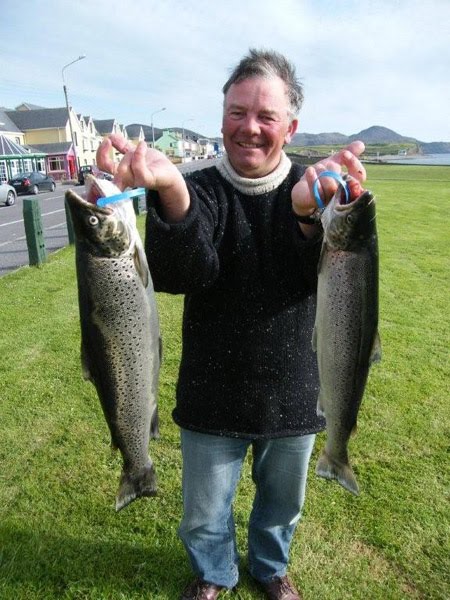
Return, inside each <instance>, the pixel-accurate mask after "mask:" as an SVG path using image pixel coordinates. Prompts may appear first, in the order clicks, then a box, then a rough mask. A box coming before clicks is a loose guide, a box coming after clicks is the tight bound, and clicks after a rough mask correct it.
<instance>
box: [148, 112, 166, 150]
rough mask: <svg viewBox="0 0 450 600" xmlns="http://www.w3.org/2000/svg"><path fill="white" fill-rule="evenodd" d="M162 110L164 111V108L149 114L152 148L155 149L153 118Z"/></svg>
mask: <svg viewBox="0 0 450 600" xmlns="http://www.w3.org/2000/svg"><path fill="white" fill-rule="evenodd" d="M163 110H166V107H164V108H160V109H159V110H155V112H154V113H152V114H151V117H150V120H151V122H152V148H154V147H155V130H154V128H153V116H154V115H157V114H158V113H160V112H162V111H163Z"/></svg>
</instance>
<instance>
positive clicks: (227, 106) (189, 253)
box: [98, 50, 365, 600]
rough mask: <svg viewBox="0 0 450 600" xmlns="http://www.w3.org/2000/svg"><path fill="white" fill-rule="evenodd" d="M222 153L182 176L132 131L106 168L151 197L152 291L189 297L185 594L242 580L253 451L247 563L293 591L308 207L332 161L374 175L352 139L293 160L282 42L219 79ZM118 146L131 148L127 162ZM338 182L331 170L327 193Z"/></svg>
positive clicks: (314, 388)
mask: <svg viewBox="0 0 450 600" xmlns="http://www.w3.org/2000/svg"><path fill="white" fill-rule="evenodd" d="M223 91H224V109H223V125H222V133H223V140H224V146H225V149H226V155H225V156H224V157H223V159H222V160H221V162H220V163H219V164H218V165H216V166H213V167H209V168H206V169H203V170H200V171H196V172H194V173H192V174H190V175H188V176H186V178H183V177H182V176H181V174H180V173H179V171H178V170H177V169H176V167H175V166H174V165H172V164H171V163H170V161H169V160H168V159H167V158H166V157H165V156H164V155H162V154H161V153H160V152H158V151H156V150H152V149H149V148H147V147H146V145H145V144H144V143H141V144H139V145H138V146H137V148H134V146H132V145H131V144H130V143H128V142H126V141H125V140H124V138H123V137H121V136H111V138H110V139H108V140H105V141H104V142H103V144H102V146H101V147H100V149H99V152H98V164H99V166H100V168H102V169H104V170H107V171H110V172H112V173H114V174H115V181H116V182H117V184H118V185H119V186H120V187H122V188H124V187H126V186H144V187H146V188H148V189H149V190H152V191H150V192H149V193H148V196H147V200H148V215H147V223H146V252H147V256H148V261H149V265H150V269H151V272H152V276H153V280H154V284H155V288H156V289H157V290H160V291H166V292H169V293H184V294H185V305H184V318H183V351H182V358H181V365H180V373H179V380H178V386H177V404H176V408H175V410H174V413H173V414H174V419H175V421H176V423H177V424H178V425H179V426H180V427H181V441H182V455H183V506H184V516H183V519H182V522H181V526H180V529H179V534H180V537H181V539H182V541H183V543H184V545H185V548H186V550H187V553H188V556H189V559H190V562H191V565H192V568H193V571H194V573H195V575H196V577H195V579H194V581H193V582H192V583H191V584H189V585H188V587H187V588H186V589H185V590H184V592H183V594H182V596H181V600H194V599H197V600H214V599H215V598H217V597H218V596H219V594H220V591H221V590H222V589H225V588H233V587H234V586H235V585H236V584H237V581H238V551H237V547H236V541H235V532H234V522H233V514H232V501H233V497H234V493H235V490H236V486H237V483H238V480H239V476H240V470H241V466H242V463H243V460H244V458H245V456H246V453H247V451H248V449H249V448H250V447H251V448H252V452H253V480H254V482H255V487H256V493H255V500H254V505H253V510H252V513H251V516H250V521H249V528H248V561H249V570H250V573H251V574H252V576H253V577H254V578H255V580H256V581H257V582H258V583H259V584H260V586H261V588H262V589H263V590H264V592H265V594H266V596H267V598H269V599H272V600H298V599H299V598H300V594H299V592H298V591H297V590H296V589H295V587H294V585H293V584H292V582H291V581H290V579H289V578H288V576H287V574H286V569H287V563H288V558H289V547H290V543H291V540H292V536H293V533H294V531H295V528H296V525H297V523H298V521H299V519H300V515H301V510H302V506H303V501H304V496H305V486H306V475H307V468H308V463H309V458H310V456H311V452H312V449H313V445H314V439H315V434H316V433H317V432H318V431H321V430H322V429H323V428H324V422H323V420H322V419H321V418H320V417H318V416H317V414H316V409H315V407H316V402H317V393H318V374H317V366H316V358H315V356H314V354H313V353H312V350H311V335H312V329H313V324H314V314H315V296H316V272H317V262H318V256H319V251H320V245H321V230H320V227H319V226H318V225H317V224H316V223H315V222H314V221H313V220H312V219H311V217H310V215H311V214H312V213H313V212H314V210H315V209H316V203H315V200H314V196H313V193H312V190H313V185H314V183H315V181H316V179H317V177H318V175H319V174H320V173H321V172H323V171H325V170H332V171H335V172H337V173H340V172H341V170H342V168H346V169H347V170H348V172H349V173H350V175H352V176H353V177H355V178H356V179H358V180H359V181H363V180H364V178H365V171H364V168H363V166H362V165H361V163H360V161H359V160H358V156H359V155H360V154H361V153H362V152H363V150H364V145H363V144H362V143H361V142H355V143H353V144H351V145H350V146H349V147H348V148H347V149H346V150H343V151H341V152H338V153H337V154H336V155H334V156H332V157H330V158H329V159H328V160H325V161H323V162H322V163H318V164H316V165H315V166H314V167H309V168H308V169H306V170H305V169H304V168H302V167H300V166H299V165H293V164H291V162H290V160H289V159H288V158H287V156H286V155H285V153H284V152H283V146H284V144H287V143H289V142H290V140H291V139H292V136H293V134H294V133H295V131H296V129H297V123H298V122H297V119H296V115H297V113H298V111H299V109H300V106H301V104H302V99H303V95H302V89H301V86H300V85H299V83H298V81H297V80H296V76H295V70H294V68H293V66H292V65H291V64H290V63H289V62H288V61H287V60H286V59H285V58H284V57H283V56H281V55H280V54H278V53H276V52H266V51H256V50H250V52H249V54H248V56H246V57H244V58H243V59H242V61H241V62H240V63H239V65H238V66H237V67H236V69H235V70H234V71H233V73H232V75H231V77H230V78H229V80H228V81H227V83H226V84H225V86H224V88H223ZM111 145H112V146H114V147H115V148H116V149H117V150H119V151H120V152H122V153H124V158H123V159H122V160H121V162H120V163H119V164H118V165H116V164H114V163H113V162H112V161H111V160H110V159H109V151H110V149H111ZM336 189H337V183H336V181H335V180H334V179H332V178H326V177H324V178H321V179H320V186H319V190H320V193H321V196H322V199H323V201H324V202H325V203H326V202H327V201H329V200H330V198H331V196H332V195H333V194H334V192H335V191H336Z"/></svg>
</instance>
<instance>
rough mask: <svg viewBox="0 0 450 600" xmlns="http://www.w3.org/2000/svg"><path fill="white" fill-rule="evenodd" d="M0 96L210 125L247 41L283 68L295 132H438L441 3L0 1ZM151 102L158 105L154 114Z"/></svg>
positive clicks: (444, 130)
mask: <svg viewBox="0 0 450 600" xmlns="http://www.w3.org/2000/svg"><path fill="white" fill-rule="evenodd" d="M0 39H1V46H0V48H1V49H0V106H6V107H8V108H15V107H16V106H17V105H19V104H21V103H22V102H28V103H31V104H37V105H40V106H44V107H49V108H55V107H60V106H64V105H65V100H64V94H63V77H62V69H63V67H65V66H66V65H68V64H69V63H71V62H72V61H74V60H76V59H77V58H78V57H79V56H80V55H85V56H86V57H85V58H84V59H82V60H80V61H77V62H75V63H74V64H72V65H70V66H68V67H67V68H66V69H64V79H65V83H66V85H67V90H68V95H69V102H70V104H71V105H72V106H73V108H74V109H75V111H76V112H77V113H81V114H83V115H90V116H92V117H93V118H94V119H111V118H115V119H117V120H118V121H119V123H121V124H123V125H129V124H131V123H143V124H146V125H150V124H151V122H152V115H153V122H154V126H155V127H158V128H165V127H185V128H186V129H192V130H194V131H196V132H198V133H201V134H203V135H205V136H211V137H213V136H218V135H220V129H221V119H222V102H223V96H222V92H221V89H222V86H223V84H224V83H225V81H226V80H227V78H228V76H229V74H230V72H231V70H232V68H233V67H234V66H235V65H236V64H237V63H238V62H239V60H240V59H241V58H242V57H243V56H244V54H246V52H247V51H248V49H249V48H265V49H274V50H277V51H278V52H281V53H282V54H284V55H285V56H286V57H287V58H289V59H290V60H291V61H292V62H293V63H294V65H295V67H296V70H297V75H298V77H299V79H300V81H301V82H302V84H303V88H304V95H305V101H304V104H303V107H302V110H301V112H300V115H299V127H298V132H306V133H322V132H340V133H343V134H346V135H352V134H354V133H358V132H359V131H361V130H363V129H366V128H368V127H371V126H372V125H379V126H383V127H388V128H389V129H393V130H394V131H396V132H397V133H400V134H402V135H405V136H409V137H414V138H416V139H418V140H420V141H423V142H431V141H450V118H449V114H450V108H449V107H450V44H449V39H450V0H428V1H427V2H424V0H226V1H225V0H224V1H220V0H127V1H126V2H124V0H109V1H107V0H77V1H73V0H59V1H58V0H21V2H20V3H17V4H16V3H14V2H2V6H1V8H0ZM162 108H165V110H164V111H161V112H158V111H160V110H161V109H162Z"/></svg>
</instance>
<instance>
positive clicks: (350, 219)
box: [346, 213, 355, 224]
mask: <svg viewBox="0 0 450 600" xmlns="http://www.w3.org/2000/svg"><path fill="white" fill-rule="evenodd" d="M346 221H347V223H350V224H351V223H354V222H355V215H354V214H352V213H349V214H348V215H347V218H346Z"/></svg>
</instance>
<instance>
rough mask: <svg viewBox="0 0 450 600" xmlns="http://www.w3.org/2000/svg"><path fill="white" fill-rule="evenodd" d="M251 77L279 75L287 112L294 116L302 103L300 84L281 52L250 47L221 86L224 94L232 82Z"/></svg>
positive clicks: (291, 66) (289, 63)
mask: <svg viewBox="0 0 450 600" xmlns="http://www.w3.org/2000/svg"><path fill="white" fill-rule="evenodd" d="M251 77H265V78H267V79H270V78H271V77H279V78H280V79H281V80H282V81H283V82H284V83H285V85H286V92H287V96H288V100H289V112H290V113H291V116H292V117H295V116H296V115H297V114H298V112H299V111H300V108H301V106H302V103H303V89H302V85H301V84H300V82H299V81H298V79H297V76H296V74H295V67H294V65H293V64H292V63H291V62H289V61H288V60H287V59H286V58H285V57H284V56H283V55H282V54H279V53H278V52H275V51H274V50H256V49H255V48H250V50H249V53H248V55H247V56H244V58H243V59H242V60H241V61H240V63H239V64H238V65H237V66H236V67H235V69H234V70H233V72H232V73H231V75H230V77H229V79H228V81H227V82H226V83H225V85H224V86H223V88H222V92H223V93H224V95H226V94H227V92H228V90H229V89H230V86H231V85H232V84H233V83H240V82H241V81H244V79H250V78H251Z"/></svg>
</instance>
